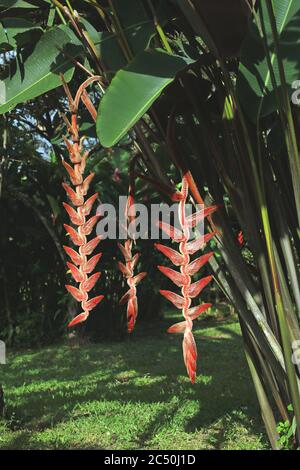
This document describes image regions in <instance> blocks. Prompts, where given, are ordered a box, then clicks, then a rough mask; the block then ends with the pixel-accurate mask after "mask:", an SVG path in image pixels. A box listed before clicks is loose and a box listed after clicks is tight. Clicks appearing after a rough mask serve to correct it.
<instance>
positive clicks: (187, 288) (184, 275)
mask: <svg viewBox="0 0 300 470" xmlns="http://www.w3.org/2000/svg"><path fill="white" fill-rule="evenodd" d="M180 193H181V196H180V198H178V199H180V201H179V204H178V215H179V223H180V227H181V229H178V228H175V227H173V226H171V225H169V224H167V223H165V222H160V223H159V226H160V228H161V229H162V230H163V231H164V232H165V233H167V235H168V236H169V237H170V238H171V239H172V240H174V241H175V242H177V243H179V251H175V250H174V249H172V248H169V247H167V246H165V245H161V244H160V243H156V244H155V247H156V248H157V249H158V250H159V251H161V252H162V253H163V254H164V255H165V256H166V257H167V258H169V259H170V260H171V261H172V263H173V264H174V265H175V266H180V271H175V270H173V269H170V268H167V267H165V266H158V269H159V270H160V271H161V272H162V273H163V274H164V275H165V276H167V277H168V278H169V279H171V281H172V282H174V284H176V285H177V286H178V287H180V288H181V295H178V294H176V293H175V292H172V291H169V290H160V293H161V294H162V295H163V296H164V297H166V298H167V299H168V300H170V301H171V302H172V303H173V305H175V307H177V308H178V309H181V310H182V315H183V317H184V321H182V322H180V323H176V324H175V325H172V326H171V327H170V328H169V329H168V332H169V333H183V358H184V362H185V366H186V369H187V372H188V375H189V377H190V380H191V382H192V383H194V382H195V379H196V366H197V347H196V343H195V339H194V335H193V333H192V329H193V320H195V319H196V318H197V317H198V316H199V315H200V314H201V313H202V312H204V311H205V310H206V309H208V308H209V307H211V304H209V303H203V304H199V305H196V306H194V307H192V306H191V303H192V299H193V298H195V297H197V296H198V295H199V294H200V292H201V291H202V289H204V287H205V286H206V285H207V284H208V283H209V282H210V281H211V279H212V276H206V277H204V278H202V279H199V280H198V281H196V282H192V276H193V275H194V274H196V273H197V272H198V271H199V270H200V268H202V266H204V264H206V263H207V262H208V260H209V259H210V258H211V256H213V253H212V252H210V253H207V254H204V255H202V256H200V257H199V258H196V259H195V260H193V261H191V259H190V257H191V255H193V254H195V253H196V252H197V251H198V250H200V249H202V248H203V247H204V245H205V244H206V243H207V242H208V241H209V240H210V239H211V238H212V237H213V236H214V235H215V232H212V233H207V234H205V235H203V236H200V237H198V238H195V239H194V240H191V241H189V239H190V229H191V228H194V227H196V225H198V224H199V222H201V221H203V220H204V218H205V217H206V216H208V215H210V214H212V213H213V212H214V211H215V210H216V209H217V206H211V207H207V208H203V210H200V211H198V212H196V213H194V214H192V215H189V216H186V200H187V197H188V179H187V178H186V177H185V176H183V179H182V188H181V191H180Z"/></svg>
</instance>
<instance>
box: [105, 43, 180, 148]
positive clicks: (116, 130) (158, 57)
mask: <svg viewBox="0 0 300 470" xmlns="http://www.w3.org/2000/svg"><path fill="white" fill-rule="evenodd" d="M188 63H189V62H188V61H187V59H185V58H182V57H179V56H172V55H170V54H167V53H166V52H164V51H162V50H160V49H156V50H153V51H150V50H148V51H144V52H142V53H141V54H138V55H137V56H136V57H135V59H134V60H133V61H132V62H131V63H130V64H129V65H128V66H127V67H125V68H124V69H121V70H119V72H118V73H117V74H116V75H115V77H114V78H113V80H112V82H111V84H110V86H109V87H108V89H107V91H106V93H105V95H104V97H103V98H102V100H101V103H100V106H99V110H98V117H97V134H98V137H99V139H100V142H101V144H102V145H103V146H104V147H112V146H113V145H115V144H116V143H117V142H119V141H120V140H121V139H122V137H124V135H125V134H126V133H127V132H128V131H129V130H130V129H131V128H132V127H133V126H134V125H135V124H136V122H137V121H138V120H139V119H140V118H141V117H142V116H143V115H144V114H145V113H146V112H147V111H148V109H149V108H150V107H151V105H152V104H153V103H154V101H155V100H156V99H157V98H158V97H159V96H160V95H161V93H162V92H163V90H164V89H165V88H166V87H167V86H168V85H169V84H170V83H172V81H173V80H174V79H175V77H176V75H177V73H178V72H180V71H181V70H182V69H184V68H185V67H186V66H187V65H188Z"/></svg>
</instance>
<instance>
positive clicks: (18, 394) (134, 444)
mask: <svg viewBox="0 0 300 470" xmlns="http://www.w3.org/2000/svg"><path fill="white" fill-rule="evenodd" d="M173 320H176V319H175V318H174V317H173V318H170V317H169V318H167V319H166V320H164V321H161V322H158V323H156V324H155V325H152V326H149V325H146V326H143V325H138V327H137V331H136V332H135V333H134V334H133V335H132V336H131V337H130V338H129V339H128V340H126V341H124V342H110V343H109V342H107V343H101V344H86V345H83V346H81V345H76V346H70V345H67V344H65V345H56V346H52V347H48V348H44V349H41V350H38V351H35V350H26V351H22V352H18V353H11V354H9V356H8V364H7V365H6V366H0V367H1V368H0V373H1V380H0V382H1V383H2V384H3V387H4V390H5V397H6V405H7V410H6V423H5V424H3V423H2V424H1V423H0V448H2V449H151V450H154V449H162V450H167V449H186V450H187V449H188V450H189V449H265V448H268V444H267V440H266V438H265V435H264V432H263V426H262V422H261V418H260V415H259V409H258V405H257V401H256V397H255V392H254V388H253V386H252V383H251V379H250V376H249V372H248V369H247V365H246V361H245V357H244V353H243V348H242V342H241V337H240V330H239V325H238V323H237V322H235V321H232V320H231V321H217V320H215V319H213V320H210V321H209V320H204V321H203V320H202V321H199V322H198V323H197V322H195V326H196V325H197V328H196V331H197V333H196V340H197V344H198V352H199V363H198V370H199V375H198V378H197V381H196V384H195V385H194V386H193V385H191V384H190V383H189V381H188V378H187V377H186V374H185V369H184V365H183V359H182V351H181V338H180V336H177V335H168V334H166V333H165V329H166V326H167V325H170V324H171V323H172V321H173Z"/></svg>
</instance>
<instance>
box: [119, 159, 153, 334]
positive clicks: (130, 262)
mask: <svg viewBox="0 0 300 470" xmlns="http://www.w3.org/2000/svg"><path fill="white" fill-rule="evenodd" d="M134 162H135V159H133V160H132V161H131V163H130V168H129V191H128V198H127V204H126V209H125V219H126V224H127V233H128V235H129V237H132V238H128V239H127V240H126V242H125V243H124V245H122V244H121V243H119V244H118V246H119V249H120V251H121V253H122V255H123V257H124V260H125V264H124V263H122V262H121V261H119V263H118V267H119V270H120V271H121V272H122V274H123V275H124V276H125V277H126V279H127V284H128V287H129V289H128V291H127V292H126V293H125V294H124V295H123V296H122V298H121V299H120V301H119V303H120V305H123V304H126V303H127V330H128V333H131V332H132V331H133V329H134V326H135V323H136V319H137V315H138V300H137V288H136V286H137V284H138V283H139V282H140V281H141V280H142V279H144V277H145V276H147V273H146V272H141V273H139V274H136V275H135V274H134V269H135V267H136V265H137V262H138V259H139V257H140V253H135V255H133V246H134V223H135V208H134V193H135V180H134Z"/></svg>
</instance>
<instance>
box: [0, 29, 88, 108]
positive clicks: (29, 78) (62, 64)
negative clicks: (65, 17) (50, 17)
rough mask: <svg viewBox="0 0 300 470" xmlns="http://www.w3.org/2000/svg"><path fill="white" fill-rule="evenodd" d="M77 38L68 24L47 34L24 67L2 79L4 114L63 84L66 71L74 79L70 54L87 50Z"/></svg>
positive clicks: (0, 91)
mask: <svg viewBox="0 0 300 470" xmlns="http://www.w3.org/2000/svg"><path fill="white" fill-rule="evenodd" d="M74 38H75V39H76V37H75V35H74V34H73V33H72V31H71V30H69V28H68V27H65V26H59V27H56V28H53V29H51V30H49V31H47V32H46V33H45V34H43V36H42V37H41V39H40V41H39V42H38V43H37V45H36V47H35V49H34V51H33V52H32V54H31V55H30V56H29V57H28V59H27V60H26V61H25V63H24V64H23V65H22V67H20V66H17V68H16V71H15V73H14V74H13V75H12V76H8V77H7V78H6V79H5V80H3V81H1V82H0V114H3V113H6V112H7V111H10V110H11V109H13V108H14V107H15V106H16V105H17V104H19V103H22V102H25V101H28V100H30V99H33V98H36V97H37V96H40V95H42V94H44V93H46V92H47V91H49V90H53V89H54V88H56V87H58V86H60V85H61V79H60V76H59V74H60V73H64V75H65V79H66V81H69V80H70V79H71V78H72V76H73V72H74V67H73V64H72V63H71V61H70V57H77V56H78V55H80V54H82V53H83V47H82V46H81V45H80V44H79V43H78V40H76V41H74ZM64 50H66V52H67V54H64V52H63V51H64Z"/></svg>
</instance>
